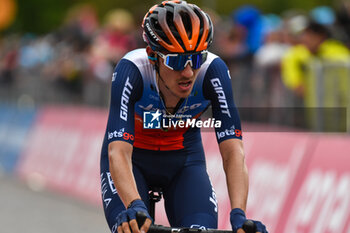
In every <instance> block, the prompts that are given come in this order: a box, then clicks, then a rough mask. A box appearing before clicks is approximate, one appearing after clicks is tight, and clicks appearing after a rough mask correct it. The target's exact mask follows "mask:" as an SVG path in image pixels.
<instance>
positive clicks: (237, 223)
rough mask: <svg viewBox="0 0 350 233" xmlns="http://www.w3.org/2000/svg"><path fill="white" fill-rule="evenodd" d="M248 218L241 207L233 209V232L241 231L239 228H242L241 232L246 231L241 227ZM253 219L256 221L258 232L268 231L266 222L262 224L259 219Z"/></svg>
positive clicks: (231, 214) (231, 215)
mask: <svg viewBox="0 0 350 233" xmlns="http://www.w3.org/2000/svg"><path fill="white" fill-rule="evenodd" d="M247 220H248V219H247V218H246V216H245V213H244V211H243V210H241V209H239V208H236V209H233V210H231V213H230V221H231V226H232V230H233V232H235V233H237V232H239V231H238V230H239V229H240V232H244V231H243V230H242V229H241V228H242V227H243V224H244V222H245V221H247ZM252 221H253V222H254V223H255V226H256V232H261V233H268V232H267V230H266V227H265V225H264V224H262V223H261V222H259V221H254V220H252Z"/></svg>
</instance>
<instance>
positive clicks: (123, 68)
mask: <svg viewBox="0 0 350 233" xmlns="http://www.w3.org/2000/svg"><path fill="white" fill-rule="evenodd" d="M142 27H143V38H144V40H145V42H146V43H147V47H146V48H145V49H137V50H134V51H131V52H129V53H128V54H126V55H125V56H124V57H123V58H122V59H121V60H120V62H119V63H118V65H117V66H116V68H115V71H114V73H113V77H112V90H111V102H110V112H109V118H108V123H107V129H106V133H105V137H104V143H103V147H102V152H101V185H102V199H103V206H104V211H105V215H106V219H107V222H108V225H109V227H110V229H111V231H112V232H118V233H129V232H130V231H132V232H134V233H139V232H147V230H148V228H149V226H150V224H151V222H152V219H151V217H150V216H149V212H148V209H149V205H150V203H149V195H148V193H149V191H150V190H151V189H152V188H155V187H157V188H161V189H162V192H163V196H164V200H165V209H166V213H167V217H168V220H169V223H170V224H171V226H173V227H200V228H214V229H215V228H217V222H218V220H217V218H218V216H217V203H216V198H215V193H213V188H212V185H211V183H210V180H209V177H208V174H207V171H206V164H205V157H204V151H203V146H202V142H201V135H200V128H199V127H200V126H198V125H197V124H196V125H195V126H193V125H186V126H185V127H180V126H181V124H180V123H179V122H180V121H187V120H193V119H194V120H196V121H197V120H198V121H199V119H200V118H199V116H200V115H201V114H202V113H203V112H204V111H205V110H206V109H207V108H208V106H209V105H211V106H212V113H213V117H214V119H215V120H217V121H220V123H221V124H216V123H215V130H216V137H217V141H218V143H219V148H220V153H221V156H222V159H223V167H224V170H225V173H226V179H227V187H228V191H229V198H230V203H231V207H232V211H231V213H230V220H231V224H232V228H233V230H234V232H244V231H243V230H242V229H240V228H242V225H243V223H244V222H245V220H246V216H245V208H246V202H247V195H248V174H247V168H246V164H245V159H244V153H243V146H242V140H241V139H242V135H241V124H240V119H239V116H238V112H237V109H236V107H235V105H234V101H233V93H232V90H231V80H230V76H229V72H228V69H227V66H226V65H225V63H224V62H223V61H222V60H221V59H220V58H219V57H218V56H216V55H215V54H212V53H210V52H208V51H207V49H208V48H209V46H210V44H211V43H212V38H213V25H212V22H211V20H210V18H209V16H208V15H207V14H206V13H204V12H203V11H202V10H201V9H200V8H199V7H197V6H196V5H193V4H188V3H187V2H185V1H164V2H162V3H161V4H159V5H155V6H153V7H152V8H151V9H150V10H149V11H148V13H147V14H146V15H145V18H144V20H143V24H142ZM161 118H162V119H165V120H166V122H168V123H169V122H175V123H176V122H177V123H178V125H176V126H175V125H174V124H173V125H172V124H170V126H169V127H168V126H166V125H164V123H162V121H161V120H159V119H161ZM187 122H188V121H187ZM182 126H183V125H182ZM149 128H152V129H149ZM138 211H141V212H144V213H145V214H146V215H147V216H148V218H147V219H146V221H145V223H144V224H143V226H142V227H141V229H139V228H138V226H137V223H136V221H135V215H136V212H138ZM254 222H255V224H256V225H257V231H258V232H267V231H266V229H265V226H264V225H263V224H262V223H261V222H259V221H254Z"/></svg>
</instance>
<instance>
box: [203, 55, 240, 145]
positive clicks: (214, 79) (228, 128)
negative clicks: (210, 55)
mask: <svg viewBox="0 0 350 233" xmlns="http://www.w3.org/2000/svg"><path fill="white" fill-rule="evenodd" d="M203 93H204V96H205V98H206V99H208V100H210V101H211V105H212V113H213V117H214V118H215V120H220V121H221V127H220V128H215V133H216V139H217V141H218V143H220V142H222V141H224V140H226V139H230V138H238V139H242V131H241V121H240V118H239V114H238V110H237V108H236V106H235V104H234V99H233V92H232V86H231V77H230V74H229V70H228V68H227V66H226V64H225V62H224V61H223V60H222V59H221V58H215V59H214V60H213V61H212V63H211V64H210V65H209V67H208V69H207V72H206V74H205V77H204V82H203Z"/></svg>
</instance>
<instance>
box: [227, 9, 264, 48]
mask: <svg viewBox="0 0 350 233" xmlns="http://www.w3.org/2000/svg"><path fill="white" fill-rule="evenodd" d="M232 19H233V22H234V26H235V27H237V31H239V32H240V33H241V34H244V36H245V44H246V47H247V48H248V51H249V53H252V54H253V53H255V52H256V51H257V50H258V49H259V47H260V46H261V45H262V43H263V38H264V27H263V26H264V25H263V18H262V15H261V13H260V11H259V10H258V9H257V8H256V7H254V6H249V5H246V6H242V7H240V8H238V9H237V10H235V11H234V12H233V13H232Z"/></svg>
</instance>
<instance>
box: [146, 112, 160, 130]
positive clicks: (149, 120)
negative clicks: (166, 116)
mask: <svg viewBox="0 0 350 233" xmlns="http://www.w3.org/2000/svg"><path fill="white" fill-rule="evenodd" d="M161 115H162V114H161V113H160V112H159V110H157V111H156V112H143V128H144V129H160V116H161Z"/></svg>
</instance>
